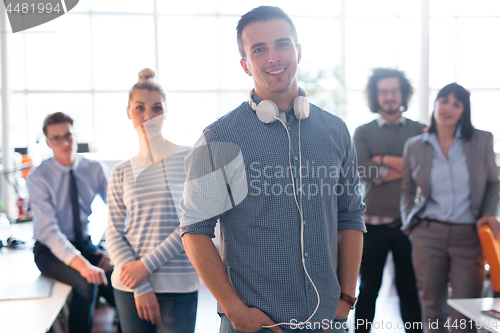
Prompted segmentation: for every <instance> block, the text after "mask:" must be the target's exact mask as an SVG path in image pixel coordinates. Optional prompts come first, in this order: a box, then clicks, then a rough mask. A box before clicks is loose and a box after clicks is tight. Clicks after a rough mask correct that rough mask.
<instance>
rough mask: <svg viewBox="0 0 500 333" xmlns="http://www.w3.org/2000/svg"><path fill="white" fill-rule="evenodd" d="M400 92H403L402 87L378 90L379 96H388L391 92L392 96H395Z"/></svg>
mask: <svg viewBox="0 0 500 333" xmlns="http://www.w3.org/2000/svg"><path fill="white" fill-rule="evenodd" d="M400 92H401V89H400V88H394V89H391V90H385V89H382V90H379V91H377V94H378V95H379V96H387V95H389V94H391V95H392V96H395V95H397V94H399V93H400Z"/></svg>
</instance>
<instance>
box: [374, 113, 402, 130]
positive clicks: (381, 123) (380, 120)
mask: <svg viewBox="0 0 500 333" xmlns="http://www.w3.org/2000/svg"><path fill="white" fill-rule="evenodd" d="M405 123H406V118H405V117H403V116H401V117H399V119H398V120H396V122H395V123H394V124H389V122H388V121H387V120H386V119H385V118H384V117H382V116H381V115H380V116H378V118H377V124H378V126H380V127H383V126H384V125H387V126H396V125H399V124H401V125H404V124H405Z"/></svg>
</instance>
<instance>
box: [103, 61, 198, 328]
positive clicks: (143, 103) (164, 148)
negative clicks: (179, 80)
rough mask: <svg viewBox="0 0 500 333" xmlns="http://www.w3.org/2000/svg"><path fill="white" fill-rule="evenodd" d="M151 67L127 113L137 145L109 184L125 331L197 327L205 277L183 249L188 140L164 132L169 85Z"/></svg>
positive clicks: (110, 235)
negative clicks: (184, 143) (200, 290)
mask: <svg viewBox="0 0 500 333" xmlns="http://www.w3.org/2000/svg"><path fill="white" fill-rule="evenodd" d="M154 77H155V73H154V71H153V70H151V69H149V68H145V69H143V70H142V71H140V72H139V81H138V82H137V83H136V84H135V85H134V86H133V87H132V88H131V89H130V92H129V100H128V106H127V115H128V118H129V119H130V120H132V124H133V126H134V128H135V130H136V133H137V137H138V140H139V152H138V153H137V154H136V155H135V157H134V158H132V159H130V160H127V161H125V162H123V163H121V164H119V165H118V166H116V167H115V169H114V170H113V172H112V174H111V179H110V182H109V185H108V207H109V219H108V228H107V231H106V240H107V243H108V250H109V254H110V256H111V259H112V261H113V262H114V264H115V271H114V273H113V275H112V276H111V282H112V285H113V288H114V293H115V297H116V299H117V303H118V304H117V309H118V315H119V317H120V324H121V326H122V330H123V332H124V333H135V332H141V333H142V332H165V333H166V332H168V333H194V328H195V321H196V308H197V302H198V288H199V283H200V282H199V277H198V275H197V273H196V271H195V270H194V268H193V266H192V265H191V263H190V261H189V259H188V258H187V256H186V253H185V252H184V248H183V246H182V241H181V236H180V232H179V218H178V215H177V211H178V209H177V207H178V204H179V200H180V198H181V196H182V191H183V187H184V182H185V178H186V174H185V171H184V163H183V161H184V158H185V156H186V155H187V154H188V152H189V148H188V147H183V146H178V145H176V144H174V143H172V142H170V141H168V140H167V139H165V138H164V137H163V135H162V132H161V130H162V127H163V123H164V117H165V92H164V91H163V89H162V87H161V86H160V84H158V83H157V82H156V81H155V80H154Z"/></svg>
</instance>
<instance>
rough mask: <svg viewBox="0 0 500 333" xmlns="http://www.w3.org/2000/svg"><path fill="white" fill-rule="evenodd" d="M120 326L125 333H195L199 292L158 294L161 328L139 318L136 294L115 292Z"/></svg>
mask: <svg viewBox="0 0 500 333" xmlns="http://www.w3.org/2000/svg"><path fill="white" fill-rule="evenodd" d="M114 292H115V298H116V304H117V310H118V316H119V317H120V325H121V327H122V331H123V332H124V333H155V332H158V333H194V328H195V325H196V308H197V306H198V292H197V291H195V292H192V293H157V294H156V297H157V298H158V304H159V305H160V314H161V326H155V325H153V324H151V322H149V321H147V320H143V319H141V318H139V314H138V313H137V308H136V306H135V299H134V293H131V292H126V291H121V290H116V289H115V290H114Z"/></svg>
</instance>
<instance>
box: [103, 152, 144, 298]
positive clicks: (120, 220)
mask: <svg viewBox="0 0 500 333" xmlns="http://www.w3.org/2000/svg"><path fill="white" fill-rule="evenodd" d="M127 163H129V162H126V163H123V164H121V165H119V166H118V167H116V168H115V169H114V170H113V172H112V174H111V179H110V181H109V184H108V191H107V192H108V193H107V198H108V200H107V201H108V211H109V213H108V227H107V229H106V242H107V244H108V252H109V255H110V257H111V260H112V261H113V263H114V265H115V266H118V267H121V266H123V265H125V264H126V263H128V262H131V261H134V260H137V258H136V256H135V254H134V251H133V250H132V249H131V247H130V245H129V244H128V242H127V241H126V239H125V221H126V218H127V211H126V207H125V204H124V202H123V179H124V169H125V166H126V165H127ZM152 290H153V288H152V287H151V284H150V283H149V280H148V279H147V278H146V279H144V281H142V282H141V283H140V284H139V285H138V286H136V287H135V288H134V295H135V296H139V295H142V294H145V293H147V292H149V291H152Z"/></svg>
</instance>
